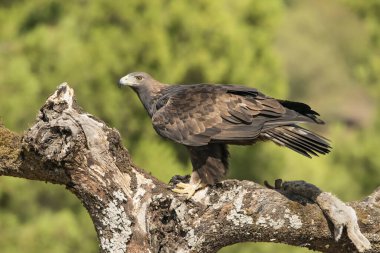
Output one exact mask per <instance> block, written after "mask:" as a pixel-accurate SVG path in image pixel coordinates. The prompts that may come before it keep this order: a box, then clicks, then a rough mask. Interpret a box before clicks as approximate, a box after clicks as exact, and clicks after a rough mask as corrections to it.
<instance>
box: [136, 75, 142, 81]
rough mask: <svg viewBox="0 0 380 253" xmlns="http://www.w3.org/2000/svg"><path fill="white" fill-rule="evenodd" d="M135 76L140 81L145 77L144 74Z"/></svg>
mask: <svg viewBox="0 0 380 253" xmlns="http://www.w3.org/2000/svg"><path fill="white" fill-rule="evenodd" d="M135 78H136V79H137V80H139V81H140V80H142V79H143V77H142V76H135Z"/></svg>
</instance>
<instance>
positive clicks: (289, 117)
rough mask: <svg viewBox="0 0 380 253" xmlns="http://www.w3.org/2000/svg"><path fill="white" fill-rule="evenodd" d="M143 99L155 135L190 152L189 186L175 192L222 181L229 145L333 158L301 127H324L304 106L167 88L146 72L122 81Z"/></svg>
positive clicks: (217, 88) (228, 88)
mask: <svg viewBox="0 0 380 253" xmlns="http://www.w3.org/2000/svg"><path fill="white" fill-rule="evenodd" d="M120 86H130V87H131V88H132V89H133V90H134V91H135V92H136V93H137V95H138V96H139V98H140V100H141V102H142V104H143V105H144V107H145V109H146V110H147V112H148V114H149V116H150V117H151V119H152V124H153V128H154V129H155V130H156V132H157V133H158V134H159V135H161V136H163V137H165V138H168V139H170V140H172V141H175V142H177V143H181V144H183V145H185V146H186V147H187V149H188V150H189V152H190V159H191V163H192V165H193V172H192V174H191V177H190V182H189V184H185V183H178V184H177V185H176V188H175V189H173V191H175V192H178V193H182V194H188V197H191V196H192V195H193V194H194V193H195V191H196V190H197V189H199V188H202V187H205V186H206V185H213V184H215V183H217V182H218V181H220V180H221V179H222V177H223V176H224V175H225V174H226V171H227V169H228V156H229V155H228V151H227V145H228V144H235V145H250V144H253V143H255V142H257V141H267V140H270V141H273V142H274V143H276V144H278V145H280V146H284V147H287V148H290V149H292V150H294V151H295V152H298V153H300V154H302V155H304V156H306V157H311V156H318V154H327V153H328V152H330V149H331V147H330V145H329V143H328V140H327V139H325V138H324V137H322V136H320V135H317V134H315V133H313V132H311V131H309V130H307V129H305V128H302V127H300V126H298V125H297V124H298V123H302V122H308V123H316V124H323V121H322V120H320V119H319V118H318V116H319V114H318V113H317V112H315V111H313V110H312V109H311V108H310V106H308V105H307V104H304V103H299V102H292V101H287V100H278V99H274V98H271V97H268V96H266V95H264V94H263V93H261V92H259V91H258V90H256V89H253V88H248V87H243V86H235V85H213V84H191V85H168V84H163V83H160V82H158V81H156V80H154V79H153V78H152V77H151V76H150V75H149V74H147V73H144V72H134V73H130V74H128V75H126V76H124V77H123V78H121V79H120Z"/></svg>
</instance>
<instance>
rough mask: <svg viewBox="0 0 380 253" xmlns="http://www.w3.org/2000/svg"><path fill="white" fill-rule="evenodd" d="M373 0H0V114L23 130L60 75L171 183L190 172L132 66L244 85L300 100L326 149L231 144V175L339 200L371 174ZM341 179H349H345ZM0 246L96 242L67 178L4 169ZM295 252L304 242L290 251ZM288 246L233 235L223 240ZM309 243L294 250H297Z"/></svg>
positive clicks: (374, 135) (379, 41)
mask: <svg viewBox="0 0 380 253" xmlns="http://www.w3.org/2000/svg"><path fill="white" fill-rule="evenodd" d="M379 6H380V5H379V4H378V1H377V0H366V1H355V0H335V1H327V0H323V1H322V0H312V1H301V0H283V1H281V0H270V1H259V0H241V1H240V0H239V1H224V0H221V1H217V0H214V1H201V0H194V1H148V0H130V1H105V0H102V1H58V0H37V1H24V0H18V1H9V0H0V23H1V24H2V25H1V26H0V55H1V57H0V118H1V120H2V121H3V123H4V124H5V126H7V127H8V128H10V129H12V130H15V131H23V130H25V129H27V128H28V127H29V126H30V125H31V124H33V119H34V118H35V115H36V113H37V111H38V109H39V107H40V106H41V105H42V104H43V102H44V101H45V100H46V98H47V96H49V95H50V94H51V93H52V92H53V91H54V90H55V87H56V86H57V85H58V84H59V83H61V82H64V81H67V82H69V84H70V85H71V86H72V87H73V88H74V89H75V92H76V96H77V99H78V101H79V103H80V104H81V106H82V107H83V108H84V109H85V110H86V111H89V112H90V113H92V114H94V115H95V116H97V117H99V118H101V119H103V120H105V121H106V122H107V123H108V124H109V125H111V126H113V127H115V128H117V129H119V130H120V132H121V135H122V136H123V138H124V141H125V145H126V146H127V147H128V149H129V151H130V152H131V154H132V157H133V159H134V162H135V163H136V164H137V165H139V166H140V167H142V168H145V169H147V170H148V171H150V172H151V173H152V174H153V175H154V176H156V177H158V178H159V179H160V180H163V181H165V182H167V181H168V180H169V179H170V178H171V176H172V175H174V174H185V173H189V171H190V168H191V166H190V164H189V161H188V159H187V155H186V151H185V150H184V148H182V147H180V146H178V145H175V144H173V143H170V142H167V141H163V140H162V139H161V138H159V137H157V135H156V133H155V132H154V130H153V129H152V127H151V124H150V120H149V119H148V117H147V115H146V113H145V111H144V109H143V108H142V106H141V104H140V102H139V101H138V99H137V97H136V95H135V94H133V92H131V91H129V90H119V89H117V81H118V79H119V78H120V77H121V76H123V75H124V74H126V73H128V72H132V71H140V70H141V71H146V72H149V73H151V74H152V75H153V76H154V77H156V78H157V79H158V80H162V81H165V82H167V83H193V82H213V83H239V84H246V85H250V86H252V87H256V88H258V89H260V90H262V91H263V92H265V93H267V94H269V95H271V96H273V97H282V98H286V97H288V98H291V99H295V100H300V101H305V102H307V103H309V104H311V105H313V108H315V109H316V110H317V111H319V112H320V113H321V114H322V116H323V117H322V118H323V119H325V120H326V121H327V122H328V125H327V126H324V127H322V128H318V129H315V130H316V131H318V132H321V133H323V135H326V136H328V137H329V138H330V139H331V140H332V143H333V147H334V150H333V152H332V153H331V154H330V155H328V156H326V157H322V158H315V159H312V160H310V159H307V158H304V157H301V156H299V155H298V154H295V153H294V152H292V151H289V150H285V149H281V148H279V147H277V146H275V145H273V144H272V143H265V144H258V145H256V146H252V147H232V148H231V154H232V160H231V170H230V175H229V176H230V177H232V178H240V179H243V178H244V179H251V180H255V181H258V182H260V183H262V182H263V181H264V180H268V181H272V182H273V180H274V179H276V178H283V179H284V180H294V179H304V180H307V181H310V182H312V183H315V184H317V185H319V186H321V187H322V188H323V189H325V190H327V191H331V192H334V193H335V194H337V195H338V196H339V197H341V198H343V199H346V200H353V199H356V198H360V197H362V196H364V195H366V194H368V193H369V192H371V191H372V190H373V189H374V188H375V187H376V186H378V185H377V184H378V180H377V179H378V178H380V158H378V157H379V156H378V155H377V154H376V151H377V148H376V147H377V145H378V143H380V135H379V134H378V129H379V127H380V112H379V111H378V110H376V109H377V108H379V103H380V102H379V101H380V100H379V99H380V88H379V87H380V86H379V84H380V74H379V73H380V29H379V28H380V18H379V17H380V7H379ZM346 189H350V190H349V191H347V190H346ZM0 235H1V236H0V248H1V252H6V253H8V252H9V253H11V252H96V251H97V250H96V248H97V241H96V239H95V231H94V229H93V226H92V224H91V222H90V219H89V217H88V215H87V214H86V211H85V210H84V208H83V207H82V206H81V204H80V203H79V202H78V201H77V200H76V199H75V198H74V197H73V196H72V195H71V194H70V193H68V191H67V190H65V189H63V188H62V187H57V186H52V185H46V184H43V183H36V182H28V181H25V180H16V179H10V178H0ZM298 250H299V251H298ZM252 251H255V252H278V251H281V252H295V250H294V248H291V247H284V246H281V245H278V244H255V245H253V246H252V244H239V245H234V246H231V247H228V248H226V249H224V250H222V251H221V252H241V253H243V252H252ZM306 251H307V250H303V249H297V252H306Z"/></svg>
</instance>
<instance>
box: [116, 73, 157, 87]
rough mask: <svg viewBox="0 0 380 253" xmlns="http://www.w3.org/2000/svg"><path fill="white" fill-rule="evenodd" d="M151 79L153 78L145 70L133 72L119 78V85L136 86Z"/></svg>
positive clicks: (144, 83) (142, 84)
mask: <svg viewBox="0 0 380 253" xmlns="http://www.w3.org/2000/svg"><path fill="white" fill-rule="evenodd" d="M151 80H153V78H152V77H151V76H150V75H149V74H147V73H145V72H133V73H129V74H128V75H126V76H123V77H122V78H120V81H119V87H122V86H131V87H134V88H138V87H140V86H144V85H146V84H147V82H149V81H151Z"/></svg>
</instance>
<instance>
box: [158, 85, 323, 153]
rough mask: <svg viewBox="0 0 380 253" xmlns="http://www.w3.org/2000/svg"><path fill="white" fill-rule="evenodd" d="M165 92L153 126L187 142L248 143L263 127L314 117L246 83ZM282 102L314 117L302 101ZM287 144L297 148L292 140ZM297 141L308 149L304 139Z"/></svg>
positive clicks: (194, 86)
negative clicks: (295, 102)
mask: <svg viewBox="0 0 380 253" xmlns="http://www.w3.org/2000/svg"><path fill="white" fill-rule="evenodd" d="M168 93H170V96H169V95H168V94H164V95H163V97H164V98H165V100H159V101H160V104H159V106H160V108H158V110H157V111H156V112H155V113H154V115H153V116H152V122H153V127H154V128H155V130H156V131H157V132H158V133H159V134H160V135H161V136H164V137H166V138H169V139H172V140H174V141H176V142H179V143H182V144H185V145H188V146H203V145H207V144H208V143H210V142H224V143H232V144H241V143H249V142H253V141H254V140H255V139H256V138H258V137H259V135H260V133H261V132H263V131H264V130H268V129H272V128H275V127H277V126H281V125H289V124H294V122H302V121H315V120H314V119H313V118H310V117H308V116H305V115H302V114H300V113H298V112H296V111H294V110H291V109H288V108H286V107H284V106H283V105H282V104H281V103H280V102H279V101H278V100H276V99H273V98H270V97H267V96H265V95H264V94H262V93H260V92H258V91H257V90H256V89H250V88H247V87H241V86H227V85H207V84H202V85H182V86H175V88H173V90H170V89H169V91H168ZM162 101H165V103H163V102H162ZM282 103H285V104H290V105H292V106H293V107H294V108H300V110H303V111H306V112H307V113H311V114H312V115H313V117H314V118H316V116H315V114H313V112H314V111H311V110H309V111H307V109H308V108H307V107H306V106H303V104H291V103H290V102H284V101H282ZM271 134H272V135H273V134H274V133H271ZM288 134H289V133H288ZM276 135H277V133H276ZM276 137H278V136H276ZM277 140H279V141H280V140H281V141H284V140H282V139H281V138H277ZM310 141H312V140H310ZM287 142H289V140H287ZM287 144H288V146H291V147H293V148H294V149H296V147H295V143H287ZM297 144H298V145H302V146H303V148H305V149H307V151H308V152H309V149H308V147H309V145H308V143H306V141H305V142H304V143H297ZM299 151H300V150H298V152H299Z"/></svg>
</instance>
